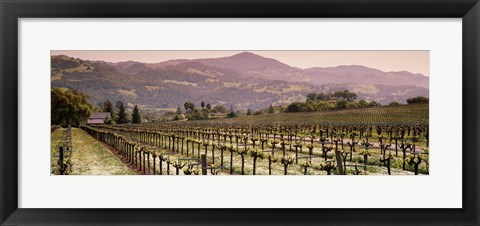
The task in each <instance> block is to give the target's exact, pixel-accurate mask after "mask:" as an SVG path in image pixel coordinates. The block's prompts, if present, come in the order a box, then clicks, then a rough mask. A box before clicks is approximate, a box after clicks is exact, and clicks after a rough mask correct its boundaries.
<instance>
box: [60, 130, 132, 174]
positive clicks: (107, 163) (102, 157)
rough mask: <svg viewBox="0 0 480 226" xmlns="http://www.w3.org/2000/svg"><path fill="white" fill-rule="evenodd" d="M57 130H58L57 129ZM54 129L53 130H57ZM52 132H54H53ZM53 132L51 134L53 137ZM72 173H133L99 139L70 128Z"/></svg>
mask: <svg viewBox="0 0 480 226" xmlns="http://www.w3.org/2000/svg"><path fill="white" fill-rule="evenodd" d="M57 131H59V130H57ZM57 131H55V132H57ZM55 132H54V133H55ZM53 136H54V134H52V139H53ZM72 137H73V149H74V152H73V154H72V159H71V160H72V164H73V166H72V171H71V174H72V175H135V174H137V172H136V171H134V170H132V169H130V168H129V167H128V166H127V165H126V164H125V163H123V162H122V161H121V160H120V159H119V158H118V157H117V156H116V155H114V154H113V153H112V152H111V151H110V150H108V149H107V148H106V147H105V146H104V145H103V144H102V143H101V142H100V141H98V140H96V139H95V138H93V137H91V136H90V135H89V134H88V133H86V132H85V131H83V130H80V129H77V128H72Z"/></svg>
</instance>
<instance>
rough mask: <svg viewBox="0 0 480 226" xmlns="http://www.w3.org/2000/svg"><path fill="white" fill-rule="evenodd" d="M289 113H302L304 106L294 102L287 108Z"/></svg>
mask: <svg viewBox="0 0 480 226" xmlns="http://www.w3.org/2000/svg"><path fill="white" fill-rule="evenodd" d="M287 111H288V112H300V111H302V104H301V103H298V102H293V103H291V104H290V105H288V107H287Z"/></svg>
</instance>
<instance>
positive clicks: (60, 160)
mask: <svg viewBox="0 0 480 226" xmlns="http://www.w3.org/2000/svg"><path fill="white" fill-rule="evenodd" d="M58 161H59V163H60V169H59V172H60V175H63V174H64V173H65V170H64V169H63V147H60V150H59V160H58Z"/></svg>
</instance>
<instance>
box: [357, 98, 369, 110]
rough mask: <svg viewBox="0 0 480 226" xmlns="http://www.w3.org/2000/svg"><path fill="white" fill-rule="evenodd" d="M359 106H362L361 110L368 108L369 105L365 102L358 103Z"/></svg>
mask: <svg viewBox="0 0 480 226" xmlns="http://www.w3.org/2000/svg"><path fill="white" fill-rule="evenodd" d="M358 104H359V105H360V107H361V108H364V107H367V106H368V103H367V101H365V100H360V101H358Z"/></svg>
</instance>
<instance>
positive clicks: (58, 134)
mask: <svg viewBox="0 0 480 226" xmlns="http://www.w3.org/2000/svg"><path fill="white" fill-rule="evenodd" d="M64 131H65V129H63V128H60V129H56V130H55V131H53V132H52V133H51V135H50V163H51V164H50V173H51V174H55V172H56V171H57V166H58V163H57V161H58V153H59V147H60V145H61V139H62V136H63V133H64Z"/></svg>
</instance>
